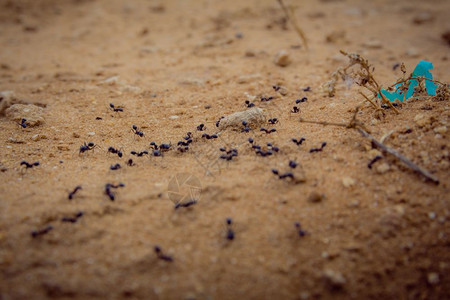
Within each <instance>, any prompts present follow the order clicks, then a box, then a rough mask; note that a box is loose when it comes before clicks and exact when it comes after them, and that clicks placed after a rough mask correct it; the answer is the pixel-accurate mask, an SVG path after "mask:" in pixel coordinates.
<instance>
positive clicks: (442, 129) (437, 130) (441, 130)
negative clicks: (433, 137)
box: [433, 126, 447, 134]
mask: <svg viewBox="0 0 450 300" xmlns="http://www.w3.org/2000/svg"><path fill="white" fill-rule="evenodd" d="M433 131H434V132H435V133H439V134H444V133H446V132H447V126H439V127H435V128H434V129H433Z"/></svg>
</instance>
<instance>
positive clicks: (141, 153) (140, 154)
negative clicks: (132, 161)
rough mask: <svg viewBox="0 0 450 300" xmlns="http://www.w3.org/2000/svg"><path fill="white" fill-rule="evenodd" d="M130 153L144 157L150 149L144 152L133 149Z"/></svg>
mask: <svg viewBox="0 0 450 300" xmlns="http://www.w3.org/2000/svg"><path fill="white" fill-rule="evenodd" d="M130 154H131V155H136V156H137V157H142V156H143V155H144V154H148V151H147V150H144V151H142V152H136V151H131V152H130Z"/></svg>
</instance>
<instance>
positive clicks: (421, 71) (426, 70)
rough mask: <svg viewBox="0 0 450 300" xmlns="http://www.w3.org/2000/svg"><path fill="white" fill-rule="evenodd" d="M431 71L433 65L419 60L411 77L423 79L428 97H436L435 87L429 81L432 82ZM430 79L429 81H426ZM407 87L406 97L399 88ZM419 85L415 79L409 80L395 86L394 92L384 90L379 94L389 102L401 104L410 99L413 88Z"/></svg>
mask: <svg viewBox="0 0 450 300" xmlns="http://www.w3.org/2000/svg"><path fill="white" fill-rule="evenodd" d="M431 69H433V64H432V63H430V62H429V61H425V60H421V61H420V62H419V63H418V64H417V66H416V68H415V69H414V71H413V73H412V77H424V78H426V79H425V88H426V90H427V93H428V95H432V96H434V95H436V87H437V85H436V84H435V83H434V82H433V81H431V80H433V74H431V72H430V70H431ZM427 79H430V80H427ZM408 83H409V87H408V90H407V91H406V95H404V94H403V91H401V90H399V88H400V87H401V86H402V85H404V84H408ZM418 84H419V81H418V80H417V79H410V80H408V81H407V82H405V83H399V84H397V85H395V87H394V92H388V91H386V90H381V93H382V94H383V96H385V97H386V98H387V99H389V101H390V102H394V101H395V100H397V99H398V100H400V101H401V102H403V100H407V99H409V98H411V97H412V95H413V94H414V88H415V87H416V86H417V85H418ZM378 98H381V96H380V95H378Z"/></svg>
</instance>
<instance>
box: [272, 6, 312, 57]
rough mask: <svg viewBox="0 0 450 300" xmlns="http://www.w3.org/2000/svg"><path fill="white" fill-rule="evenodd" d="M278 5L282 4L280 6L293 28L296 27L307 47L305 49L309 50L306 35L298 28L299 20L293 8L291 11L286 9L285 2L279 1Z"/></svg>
mask: <svg viewBox="0 0 450 300" xmlns="http://www.w3.org/2000/svg"><path fill="white" fill-rule="evenodd" d="M278 3H280V6H281V8H282V9H283V12H284V14H285V15H286V18H287V19H288V20H290V21H291V23H292V26H294V29H295V31H296V32H297V34H298V35H299V36H300V38H301V39H302V42H303V44H304V45H305V49H306V50H308V42H307V40H306V36H305V33H304V32H303V30H302V29H301V28H300V26H298V24H297V18H296V17H295V13H294V10H293V8H292V7H291V8H290V9H288V8H287V7H286V5H284V3H283V0H278Z"/></svg>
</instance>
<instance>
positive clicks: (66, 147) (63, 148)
mask: <svg viewBox="0 0 450 300" xmlns="http://www.w3.org/2000/svg"><path fill="white" fill-rule="evenodd" d="M58 150H60V151H69V146H67V145H58Z"/></svg>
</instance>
